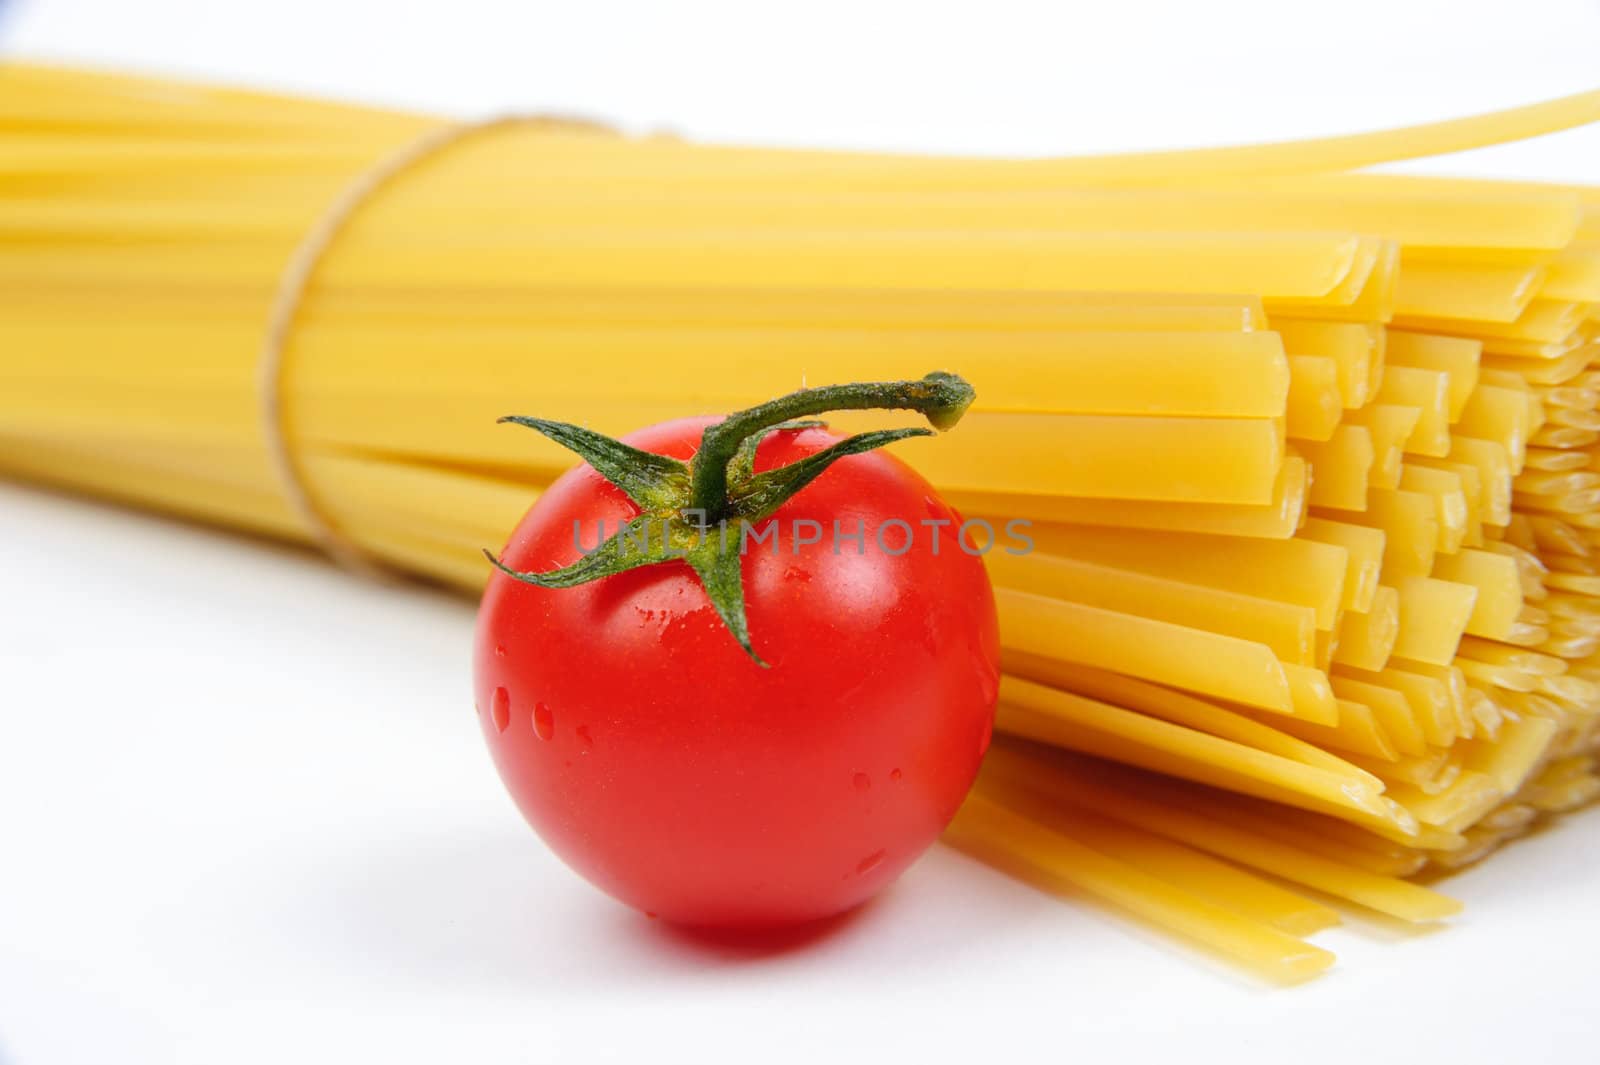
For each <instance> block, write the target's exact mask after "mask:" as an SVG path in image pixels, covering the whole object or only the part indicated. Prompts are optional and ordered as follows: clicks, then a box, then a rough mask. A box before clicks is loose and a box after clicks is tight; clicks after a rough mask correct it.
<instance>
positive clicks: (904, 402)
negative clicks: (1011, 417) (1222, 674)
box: [484, 373, 974, 666]
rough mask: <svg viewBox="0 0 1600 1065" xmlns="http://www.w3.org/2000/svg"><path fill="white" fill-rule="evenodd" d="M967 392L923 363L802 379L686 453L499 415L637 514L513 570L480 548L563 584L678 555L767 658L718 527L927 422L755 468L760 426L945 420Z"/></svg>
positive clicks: (540, 580) (747, 520) (532, 575)
mask: <svg viewBox="0 0 1600 1065" xmlns="http://www.w3.org/2000/svg"><path fill="white" fill-rule="evenodd" d="M973 397H974V392H973V390H972V386H971V385H969V384H967V382H966V381H964V380H962V379H961V378H960V377H957V376H956V375H955V374H952V373H930V374H928V375H927V376H926V377H924V378H922V379H921V380H920V381H884V382H877V383H868V384H850V385H827V386H825V387H822V388H803V389H801V390H800V391H798V392H791V393H790V394H789V395H787V396H780V397H779V398H777V399H774V400H770V401H768V402H766V403H762V404H760V405H759V406H755V407H751V408H750V409H748V410H742V411H737V412H736V413H733V414H730V415H728V417H726V418H724V419H723V420H722V421H720V422H718V423H717V424H716V425H713V426H710V427H709V428H707V429H706V430H705V432H704V433H703V434H701V437H700V450H699V451H698V452H696V454H695V456H694V458H693V459H692V460H690V461H689V462H688V463H683V462H680V461H678V460H677V459H674V458H668V457H667V456H665V455H657V454H654V453H652V452H648V451H641V450H640V449H638V448H636V447H633V446H631V445H629V444H625V443H623V442H622V441H620V440H613V439H612V438H611V437H608V436H605V435H603V434H601V433H597V432H594V431H593V430H590V429H585V428H583V427H582V426H578V425H569V424H567V423H565V422H553V421H548V420H546V419H543V418H529V417H523V416H521V415H514V416H507V417H505V418H501V419H500V420H501V421H502V422H510V423H513V424H515V425H521V426H524V427H526V428H529V429H532V430H534V431H535V432H538V433H542V434H543V435H544V436H546V437H548V438H549V439H551V440H553V441H555V442H556V443H558V444H560V445H561V446H563V447H565V448H567V449H568V450H570V451H573V452H575V453H576V454H578V455H580V456H582V457H583V459H584V460H585V461H587V462H588V463H589V465H590V466H591V467H592V468H593V469H594V470H595V472H596V473H598V474H600V476H602V477H604V478H605V479H606V480H607V481H609V482H610V483H611V484H613V485H615V486H616V487H617V488H619V489H620V490H621V491H622V492H623V493H625V494H626V495H627V496H628V498H629V499H631V500H632V501H633V502H634V504H635V505H636V506H637V507H638V508H639V514H638V516H637V517H635V518H634V519H633V520H632V521H631V522H629V523H628V524H627V526H625V527H624V528H622V529H619V530H618V531H617V532H616V533H615V534H613V535H612V537H611V538H610V539H609V540H606V541H605V542H604V543H602V544H600V545H599V546H598V547H596V549H595V550H594V551H592V552H590V553H589V554H587V555H585V556H584V557H583V558H581V559H579V560H578V561H576V562H573V563H571V564H570V565H567V566H562V567H561V568H559V569H554V570H550V571H548V572H543V573H537V572H531V571H530V572H522V571H519V570H516V569H513V568H511V567H510V566H508V565H506V563H505V562H504V561H502V560H501V559H500V558H499V557H497V556H496V555H494V554H493V553H492V552H489V551H485V552H484V555H486V556H487V557H488V559H489V561H490V562H491V563H492V564H493V565H494V566H495V568H496V569H498V570H500V572H502V573H504V574H505V575H506V576H508V577H510V578H512V579H513V580H518V581H521V582H523V583H524V584H532V585H535V586H537V587H540V588H572V587H575V586H577V585H580V584H587V583H588V582H589V581H593V580H599V579H601V578H603V577H609V576H612V575H614V574H617V573H622V572H624V571H626V570H630V569H636V568H638V567H640V566H652V565H656V564H658V563H662V562H687V563H688V564H689V566H690V567H691V568H692V569H693V570H694V571H695V573H696V574H697V575H698V576H699V578H700V583H701V585H702V586H703V587H704V588H705V590H706V596H707V598H709V599H710V600H711V604H712V606H714V607H715V608H716V611H717V614H718V615H719V616H720V617H721V618H722V620H723V623H724V624H726V625H727V627H728V631H729V632H730V633H732V634H733V637H734V639H736V640H738V641H739V646H740V647H742V648H744V650H745V653H746V654H748V655H749V656H750V658H751V660H752V661H753V662H755V663H756V664H757V665H760V666H765V665H766V663H765V662H763V661H762V659H761V656H760V655H758V654H756V651H755V648H754V647H753V646H752V645H751V642H750V628H749V625H748V624H747V622H746V619H745V610H744V588H743V585H742V576H741V572H742V571H741V569H740V564H739V553H738V551H737V550H736V549H730V547H729V546H728V541H727V538H726V536H724V535H720V534H721V533H725V532H726V530H727V528H728V526H730V525H731V526H733V527H734V532H735V534H736V535H735V536H734V538H733V543H735V544H742V543H743V542H744V535H743V534H744V530H745V528H746V527H748V526H753V525H754V524H755V523H756V522H759V521H762V520H764V519H765V518H767V517H770V516H771V515H772V514H773V513H774V512H776V511H777V509H778V508H779V507H781V506H783V504H784V503H785V502H787V501H788V500H789V499H792V498H793V497H794V496H795V494H796V493H798V492H799V491H801V490H802V489H803V488H805V486H806V485H808V484H810V483H811V482H812V481H814V480H816V479H817V478H818V477H820V476H822V474H823V473H824V472H826V471H827V469H828V468H829V467H830V466H832V465H833V464H834V463H835V462H838V461H839V460H840V459H842V458H848V457H849V456H851V455H860V454H864V453H866V452H868V451H872V450H874V449H876V448H880V447H883V446H885V445H886V444H892V443H894V442H895V441H896V440H904V439H906V438H907V437H912V436H929V435H931V434H930V433H929V431H928V430H927V429H879V430H876V431H873V432H866V433H858V434H856V435H855V436H850V437H846V438H845V439H843V440H840V441H838V442H836V443H834V444H832V445H830V446H829V447H826V448H823V449H822V450H821V451H817V452H814V453H813V454H810V455H807V456H806V457H805V458H803V459H800V460H798V461H796V462H792V463H790V464H789V465H787V466H779V467H778V468H776V469H772V470H767V471H766V472H764V473H756V472H755V453H756V447H757V445H759V444H760V442H761V440H762V438H763V437H765V436H766V435H767V434H768V433H770V432H773V431H774V430H779V429H805V428H810V427H812V426H815V425H817V424H819V423H817V422H806V421H795V420H794V419H797V418H805V417H806V416H808V415H813V414H824V413H826V412H828V411H831V410H914V411H917V412H918V413H920V414H922V415H923V416H925V417H926V418H927V419H928V422H929V424H931V425H932V426H933V427H934V428H935V429H940V430H944V429H949V428H950V427H951V426H953V425H955V424H956V422H958V421H960V420H961V416H962V415H963V414H965V413H966V410H967V408H968V407H970V406H971V405H972V400H973ZM713 527H720V528H719V529H718V532H719V535H715V536H709V535H707V533H708V531H709V530H710V529H712V528H713ZM652 530H654V535H652Z"/></svg>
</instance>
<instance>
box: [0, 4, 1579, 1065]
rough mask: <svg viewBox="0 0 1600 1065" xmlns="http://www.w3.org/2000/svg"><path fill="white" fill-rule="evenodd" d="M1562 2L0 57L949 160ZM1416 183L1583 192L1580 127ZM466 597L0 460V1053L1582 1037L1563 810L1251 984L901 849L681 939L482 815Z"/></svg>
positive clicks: (398, 13)
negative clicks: (1334, 959) (891, 858)
mask: <svg viewBox="0 0 1600 1065" xmlns="http://www.w3.org/2000/svg"><path fill="white" fill-rule="evenodd" d="M1597 41H1600V6H1597V5H1596V4H1594V3H1581V2H1576V0H1570V2H1563V3H1519V4H1505V3H1493V4H1468V3H1460V2H1457V3H1402V2H1388V3H1372V2H1367V0H1347V2H1343V3H1337V4H1318V5H1300V4H1288V3H1280V4H1269V3H1258V4H1245V3H1238V2H1233V3H1216V2H1212V3H1191V4H1177V5H1172V6H1170V7H1169V6H1165V5H1155V4H1150V3H1124V4H1103V5H1093V6H1088V5H1085V6H1082V7H1080V6H1078V5H1069V4H1064V3H1057V4H1021V3H1012V2H992V0H991V2H988V3H976V2H969V3H963V4H959V5H947V6H940V5H933V4H927V3H924V4H905V5H898V4H897V5H869V4H863V3H860V2H857V3H832V2H824V3H809V4H805V5H795V6H787V5H786V6H783V7H776V6H765V5H761V4H757V3H751V2H745V3H722V4H713V3H703V2H701V3H671V4H665V3H664V4H660V5H623V4H617V3H592V2H591V3H581V2H579V3H573V2H571V0H568V2H566V3H561V4H532V3H525V4H515V3H506V2H502V3H492V2H489V0H470V2H469V0H456V2H454V3H439V2H435V3H429V4H421V3H386V4H354V3H347V4H339V3H332V2H328V0H323V2H320V3H309V2H300V0H280V2H278V3H274V4H259V5H257V4H251V5H245V4H231V3H229V4H225V3H218V2H215V0H211V2H205V0H188V2H180V0H142V2H132V0H122V2H111V0H107V2H98V3H95V2H88V0H33V2H32V3H27V2H23V3H21V4H20V5H17V4H14V5H13V6H12V9H11V10H9V11H7V12H0V50H4V51H5V52H8V53H13V54H21V55H26V56H29V57H31V58H43V57H53V58H59V59H63V60H74V61H94V62H100V63H106V64H112V65H115V66H118V67H123V68H132V69H143V70H151V71H157V72H179V73H188V74H194V75H199V76H207V77H217V78H224V79H227V80H232V81H238V82H243V83H253V84H263V85H269V86H276V87H282V88H288V89H295V90H302V91H320V92H329V93H338V94H342V95H346V96H354V97H359V98H362V99H368V100H374V101H380V102H387V103H397V104H404V105H409V106H418V107H426V108H431V109H437V110H441V111H451V112H456V113H462V114H475V113H486V112H492V111H498V110H502V109H506V108H521V109H549V110H556V111H579V112H586V113H590V114H595V115H598V116H602V117H606V118H609V119H612V120H616V121H621V122H622V123H624V124H626V125H628V126H629V127H632V128H658V127H662V126H668V127H672V128H674V129H678V130H681V131H683V132H685V133H687V134H689V135H692V136H697V137H704V138H715V139H738V140H745V141H764V142H781V143H796V144H829V145H847V146H862V147H884V148H904V149H934V150H961V151H975V152H1006V153H1046V152H1059V151H1102V150H1115V149H1127V148H1137V147H1164V146H1173V145H1188V144H1204V143H1215V142H1228V141H1238V140H1251V139H1267V138H1274V137H1289V136H1309V135H1316V134H1326V133H1338V132H1348V131H1351V130H1356V129H1364V128H1373V127H1380V126H1384V125H1390V124H1397V123H1407V122H1415V121H1425V120H1429V119H1435V118H1443V117H1448V116H1451V115H1456V114H1461V113H1468V112H1473V111H1478V110H1483V109H1488V108H1494V107H1503V106H1510V105H1514V104H1519V103H1526V102H1531V101H1533V100H1536V99H1540V98H1543V97H1547V96H1551V95H1556V94H1561V93H1566V92H1572V91H1577V90H1580V89H1586V88H1591V87H1593V86H1594V83H1595V81H1596V80H1600V79H1596V76H1595V72H1596V71H1597V70H1600V63H1597V61H1596V58H1595V56H1596V54H1597V53H1596V51H1595V49H1596V47H1597V44H1596V42H1597ZM1430 168H1431V169H1433V170H1445V171H1449V172H1457V173H1473V174H1491V175H1505V176H1518V177H1547V178H1555V179H1568V180H1589V181H1594V180H1600V134H1597V133H1595V132H1594V131H1583V132H1578V133H1573V134H1565V135H1561V136H1558V137H1553V138H1549V139H1548V140H1547V141H1545V142H1542V143H1540V144H1537V145H1531V146H1520V147H1510V148H1503V149H1496V150H1491V151H1485V152H1477V153H1471V154H1470V155H1465V156H1460V157H1456V158H1454V159H1452V160H1448V161H1446V162H1444V163H1434V164H1431V165H1430ZM471 613H472V612H471V607H470V605H468V604H463V603H462V602H460V601H458V600H455V599H450V598H447V597H443V596H440V595H436V594H434V593H431V592H428V591H424V590H418V589H403V588H386V587H370V586H365V585H360V584H357V583H355V582H353V581H351V580H349V579H348V578H345V577H343V576H342V575H340V574H339V573H337V572H336V571H334V570H333V569H332V568H330V567H328V566H326V565H324V564H322V563H320V562H318V561H316V560H314V559H311V558H310V557H308V556H304V555H300V554H297V553H294V552H289V551H284V550H281V549H277V548H272V547H266V546H263V545H261V544H258V543H253V542H248V541H243V540H237V539H233V538H230V537H228V536H226V535H223V534H215V533H211V532H208V531H205V530H198V529H193V528H188V527H185V526H181V525H176V524H172V523H168V522H165V521H163V520H161V519H157V518H149V517H143V516H135V515H128V514H124V513H122V512H119V511H116V510H112V509H109V508H106V507H103V506H101V505H99V504H94V503H89V502H81V501H75V500H69V499H65V498H62V497H57V496H52V495H49V494H46V493H42V492H37V491H33V490H29V489H24V488H19V487H12V486H4V485H0V1062H5V1063H6V1065H50V1063H57V1062H84V1063H95V1065H100V1063H108V1065H109V1063H117V1065H124V1063H129V1065H131V1063H143V1062H151V1063H157V1062H159V1063H169V1062H171V1063H178V1062H181V1063H190V1062H193V1063H197V1065H198V1063H206V1065H213V1063H234V1062H241V1063H246V1062H287V1061H311V1062H322V1061H337V1060H357V1061H366V1060H385V1061H393V1062H409V1061H417V1062H440V1061H446V1060H448V1061H457V1060H459V1061H463V1062H472V1063H493V1062H502V1061H505V1062H512V1061H515V1062H541V1063H542V1062H561V1063H566V1062H580V1061H589V1060H616V1061H629V1062H643V1061H695V1062H719V1061H752V1062H754V1061H790V1060H792V1061H805V1062H854V1061H858V1060H860V1061H865V1060H926V1061H946V1060H949V1061H967V1060H985V1061H1001V1060H1007V1059H1012V1060H1058V1059H1068V1060H1079V1061H1091V1062H1099V1061H1108V1060H1113V1059H1116V1060H1121V1061H1139V1060H1147V1059H1148V1060H1172V1059H1175V1058H1178V1057H1179V1056H1181V1057H1182V1058H1183V1059H1184V1060H1211V1059H1217V1060H1242V1061H1255V1060H1259V1061H1271V1062H1283V1061H1290V1062H1319V1061H1330V1062H1331V1061H1342V1062H1348V1061H1350V1060H1352V1058H1353V1056H1354V1055H1355V1054H1358V1053H1360V1054H1365V1055H1367V1056H1368V1058H1369V1060H1379V1061H1383V1060H1401V1059H1407V1060H1413V1061H1417V1060H1433V1059H1435V1058H1440V1059H1443V1058H1449V1059H1453V1060H1456V1061H1504V1060H1526V1061H1546V1060H1556V1059H1557V1058H1566V1059H1573V1060H1582V1059H1583V1058H1584V1057H1585V1056H1587V1055H1589V1054H1592V1052H1593V1047H1594V1046H1595V1045H1596V1036H1597V1035H1600V1024H1597V1022H1596V1020H1595V1012H1594V1011H1595V1007H1594V991H1593V987H1594V982H1593V971H1594V958H1595V957H1596V951H1597V948H1600V917H1597V915H1596V914H1597V910H1596V907H1595V905H1594V898H1595V888H1596V886H1597V885H1600V871H1597V868H1596V866H1597V862H1596V849H1595V848H1596V845H1597V844H1600V817H1596V816H1589V817H1580V818H1577V819H1575V820H1572V821H1569V822H1567V823H1564V824H1562V825H1560V826H1559V827H1557V828H1556V829H1554V830H1552V831H1549V832H1546V833H1544V834H1542V835H1540V836H1539V837H1537V838H1534V839H1532V840H1529V841H1526V842H1524V843H1521V844H1519V845H1518V846H1517V847H1516V849H1515V850H1514V851H1512V852H1510V853H1508V854H1506V855H1504V856H1502V858H1501V859H1500V860H1497V861H1495V862H1492V863H1490V864H1488V865H1487V866H1485V867H1482V868H1479V869H1475V870H1473V871H1471V872H1469V873H1467V874H1465V875H1463V876H1461V877H1458V878H1457V879H1455V880H1453V881H1451V883H1450V884H1449V890H1450V891H1451V892H1453V893H1454V894H1457V895H1458V896H1460V897H1462V898H1464V899H1465V900H1466V901H1467V903H1468V909H1467V913H1466V916H1465V917H1464V918H1462V919H1460V920H1458V921H1456V922H1454V927H1453V928H1451V929H1449V930H1443V931H1439V932H1435V933H1431V934H1425V935H1402V934H1400V933H1398V932H1396V931H1395V930H1393V929H1392V928H1389V927H1381V926H1378V925H1374V924H1369V923H1366V922H1363V921H1361V920H1360V919H1359V918H1352V919H1351V920H1350V921H1349V922H1348V923H1347V925H1346V926H1345V927H1344V928H1342V929H1337V930H1333V931H1330V932H1328V933H1324V934H1322V935H1319V936H1318V937H1316V938H1317V941H1318V942H1319V943H1321V944H1323V945H1325V946H1328V947H1330V948H1331V949H1334V950H1336V951H1337V952H1338V953H1339V955H1340V963H1339V966H1338V968H1337V969H1336V970H1335V971H1334V972H1333V973H1332V974H1330V975H1329V976H1327V977H1325V978H1323V979H1322V980H1319V981H1317V982H1315V983H1313V984H1311V985H1308V986H1306V987H1302V988H1297V989H1293V990H1288V991H1282V990H1269V989H1265V988H1262V987H1258V986H1255V985H1252V984H1250V983H1248V982H1245V981H1243V980H1242V979H1241V978H1240V977H1239V976H1238V975H1236V974H1235V973H1233V972H1231V971H1230V970H1227V969H1225V968H1219V967H1217V966H1216V965H1215V964H1214V963H1212V962H1209V961H1208V960H1206V959H1205V958H1203V957H1200V956H1198V955H1194V954H1191V953H1188V952H1186V951H1184V950H1183V949H1182V948H1179V947H1177V946H1175V945H1173V944H1172V943H1171V942H1170V941H1168V940H1165V939H1162V938H1159V937H1155V936H1152V935H1150V934H1148V933H1146V932H1144V931H1142V930H1140V929H1139V928H1138V927H1137V926H1134V925H1131V924H1129V923H1126V922H1124V921H1122V920H1120V919H1119V918H1117V917H1115V916H1112V915H1109V914H1107V913H1105V912H1103V911H1099V910H1096V909H1094V908H1092V907H1089V906H1087V905H1076V906H1067V905H1062V904H1060V903H1058V902H1056V901H1054V900H1052V899H1048V898H1045V897H1043V896H1040V895H1037V894H1035V893H1033V892H1031V891H1029V890H1028V889H1026V888H1023V887H1021V886H1018V885H1015V884H1013V883H1010V882H1008V881H1007V880H1005V879H1003V878H1001V877H1000V876H998V875H996V874H994V873H992V872H990V871H989V870H987V869H985V868H984V867H982V866H979V865H976V864H974V863H972V862H970V861H968V860H967V859H965V858H963V857H961V856H959V855H956V854H954V853H952V852H949V851H945V850H936V851H935V852H934V853H932V854H930V855H929V856H928V857H927V858H926V859H924V860H923V861H922V862H921V863H920V864H918V865H917V866H916V867H915V868H914V869H913V870H912V871H911V873H910V874H908V875H907V876H906V877H905V878H904V879H903V880H902V882H901V883H900V884H899V885H898V886H897V887H895V888H894V889H893V890H892V891H890V892H889V893H888V894H887V895H886V896H885V897H883V898H882V899H881V900H879V901H878V902H876V903H874V904H873V905H871V906H869V907H868V908H866V909H865V910H864V911H863V912H862V913H861V914H859V915H858V916H857V917H856V918H854V919H852V920H850V921H847V922H845V923H844V924H842V925H841V926H839V927H838V928H836V929H834V930H833V931H832V933H831V934H830V935H828V936H826V937H823V938H820V939H817V940H813V941H810V942H803V943H787V944H785V943H772V944H765V945H757V946H748V945H747V946H733V945H729V944H720V945H719V944H714V943H706V942H703V941H696V940H692V939H688V938H685V937H682V936H679V935H675V934H673V933H672V932H671V931H670V930H667V929H664V928H662V927H660V926H659V925H658V924H656V923H653V922H650V921H647V920H646V919H644V918H643V917H640V916H637V915H634V914H632V913H629V912H627V911H625V910H623V909H621V908H620V907H617V906H615V905H614V904H612V903H610V902H609V901H608V900H606V899H604V898H603V897H601V896H599V895H598V894H596V893H595V892H593V891H592V890H590V889H589V888H588V887H587V886H586V885H584V884H583V883H582V882H580V881H579V880H577V879H576V878H575V877H573V876H572V875H571V874H569V873H567V872H566V871H565V870H564V869H563V868H562V867H561V866H560V865H559V864H558V863H557V862H556V861H555V860H554V859H553V858H551V857H549V856H548V855H547V854H545V853H544V852H543V850H542V849H541V848H540V847H539V845H538V844H537V841H536V840H535V839H534V838H533V837H532V836H531V835H530V834H529V833H528V831H527V830H526V829H525V828H524V827H523V825H522V824H521V822H520V820H519V819H518V818H517V816H516V814H515V812H514V811H513V810H512V808H511V806H510V803H509V801H508V800H506V799H505V797H504V795H503V794H502V793H501V791H500V786H499V784H498V782H497V780H496V778H495V776H494V774H493V772H492V770H491V768H490V765H489V762H488V759H487V756H486V754H485V752H484V751H483V749H482V744H481V741H480V739H479V737H478V735H477V730H476V726H475V723H474V721H473V716H472V712H471V708H470V699H469V696H468V676H467V674H468V667H467V662H468V646H469V642H470V635H471Z"/></svg>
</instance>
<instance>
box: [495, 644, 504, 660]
mask: <svg viewBox="0 0 1600 1065" xmlns="http://www.w3.org/2000/svg"><path fill="white" fill-rule="evenodd" d="M494 653H495V655H496V656H497V657H500V658H504V657H505V656H506V645H505V644H503V643H497V644H495V645H494Z"/></svg>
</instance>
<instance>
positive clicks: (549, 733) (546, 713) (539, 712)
mask: <svg viewBox="0 0 1600 1065" xmlns="http://www.w3.org/2000/svg"><path fill="white" fill-rule="evenodd" d="M533 731H534V734H535V735H537V736H538V737H539V738H540V739H541V740H548V739H552V738H553V737H554V736H555V734H556V715H555V714H553V713H551V712H550V708H549V707H548V706H546V705H544V704H543V703H534V704H533Z"/></svg>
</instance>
